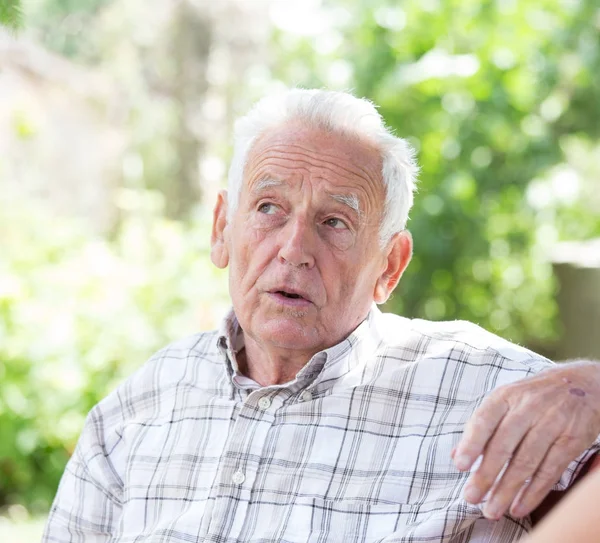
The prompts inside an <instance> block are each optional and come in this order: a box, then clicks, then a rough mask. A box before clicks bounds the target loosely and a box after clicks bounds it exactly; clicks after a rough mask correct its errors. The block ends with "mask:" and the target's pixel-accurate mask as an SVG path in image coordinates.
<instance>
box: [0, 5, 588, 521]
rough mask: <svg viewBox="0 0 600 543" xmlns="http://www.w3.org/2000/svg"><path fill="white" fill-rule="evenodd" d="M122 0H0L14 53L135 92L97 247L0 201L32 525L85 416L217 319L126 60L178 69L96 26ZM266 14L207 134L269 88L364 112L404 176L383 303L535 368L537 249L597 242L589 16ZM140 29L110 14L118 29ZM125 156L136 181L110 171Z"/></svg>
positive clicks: (19, 451) (220, 292)
mask: <svg viewBox="0 0 600 543" xmlns="http://www.w3.org/2000/svg"><path fill="white" fill-rule="evenodd" d="M126 4H127V3H126V1H125V0H113V1H109V0H86V1H85V2H80V1H77V2H75V1H70V0H44V1H41V2H38V3H37V4H34V3H31V4H29V3H25V4H24V6H23V8H20V4H19V2H7V1H0V21H3V22H4V23H5V24H7V25H9V26H10V27H11V28H18V27H19V24H20V23H19V21H20V18H19V17H20V15H19V14H20V13H21V12H23V14H24V15H23V19H24V23H25V24H24V30H22V31H21V32H22V33H24V34H26V36H27V37H28V39H32V40H35V41H36V43H39V44H41V45H42V46H43V47H44V48H45V49H47V50H48V51H53V52H54V53H55V54H57V55H60V56H61V57H64V58H66V59H69V61H70V62H73V63H76V64H77V65H80V66H86V67H93V68H95V69H98V70H100V71H103V73H112V72H111V70H116V69H117V68H119V66H121V65H120V64H119V61H118V59H120V58H122V57H123V56H124V55H125V53H123V51H125V50H126V51H128V53H127V54H128V55H131V58H132V59H133V60H131V62H132V64H130V65H128V68H127V69H122V66H121V67H120V68H119V69H122V71H121V72H118V73H119V77H122V78H124V80H125V81H126V83H127V86H128V88H131V89H134V90H135V92H136V93H137V94H135V95H132V96H134V99H132V100H131V102H132V103H133V105H132V106H131V109H130V110H129V114H128V116H127V117H126V121H125V124H126V125H127V128H128V130H130V132H128V134H130V139H129V140H128V141H129V143H128V146H129V147H128V153H129V154H127V157H128V158H127V157H126V158H127V160H126V161H125V165H126V166H127V167H126V168H124V171H125V174H123V176H122V177H121V178H120V180H119V183H120V187H119V191H118V192H117V194H118V198H117V200H118V202H117V206H116V207H117V208H118V213H117V219H116V220H115V222H114V224H113V225H112V226H111V228H110V229H109V230H108V231H105V232H101V233H98V232H96V231H94V230H93V229H90V228H89V225H88V224H87V223H86V222H85V221H82V220H81V219H75V218H73V217H60V218H57V217H56V216H55V215H54V214H53V213H52V212H50V211H48V209H47V208H46V206H45V204H44V202H43V201H42V202H40V201H35V202H33V201H29V200H27V199H25V200H23V199H19V200H18V202H19V203H18V204H17V202H16V200H15V201H12V202H11V203H10V204H9V203H8V202H7V201H6V200H5V201H4V202H2V205H1V206H0V232H1V236H2V240H1V247H2V250H1V252H0V506H2V505H3V506H11V505H12V506H14V505H15V504H20V505H22V506H24V507H25V508H27V509H28V510H31V511H34V512H42V513H43V512H44V511H46V510H47V508H48V507H49V504H50V500H51V498H52V496H53V494H54V492H55V489H56V486H57V484H58V480H59V478H60V475H61V473H62V470H63V469H64V464H65V462H66V460H67V459H68V456H69V454H70V452H71V451H72V449H73V447H74V444H75V442H76V439H77V436H78V433H79V431H80V429H81V425H82V423H83V419H84V416H85V413H86V412H87V410H89V408H90V407H91V406H92V405H93V404H94V403H96V402H97V401H98V400H99V399H100V398H102V397H103V396H104V395H105V394H106V393H107V392H108V391H109V390H110V389H111V388H112V387H114V386H115V384H116V383H117V382H118V381H119V380H121V379H122V378H123V377H124V376H125V375H128V374H129V373H131V371H133V370H134V369H135V368H136V367H139V365H140V364H141V363H142V362H143V360H144V359H146V358H147V357H148V356H149V355H150V354H151V352H152V351H153V350H155V349H157V348H159V347H160V346H162V345H164V344H165V343H166V342H168V341H170V340H172V339H175V338H176V337H180V336H182V335H184V334H185V333H188V332H192V331H194V330H196V329H200V328H201V327H202V326H204V325H206V323H207V322H208V319H207V317H206V315H209V314H210V315H212V314H213V313H214V312H215V311H214V308H215V307H219V308H222V307H225V305H226V303H227V294H226V285H225V277H224V275H223V274H221V273H218V272H217V271H216V270H214V269H213V268H212V267H211V265H210V263H209V261H208V256H207V255H208V253H207V251H208V245H207V244H208V239H209V226H208V225H209V221H210V213H209V211H208V209H209V208H210V203H211V202H208V201H204V202H200V196H199V195H197V194H196V195H195V196H194V198H197V201H198V206H197V207H196V208H193V209H195V210H196V211H192V212H191V213H189V212H186V213H183V212H182V211H181V209H179V210H178V209H169V199H170V196H171V195H172V194H173V179H174V177H175V176H176V173H177V172H178V171H180V170H181V168H180V166H178V164H180V162H181V160H182V158H181V154H180V153H179V152H178V150H181V149H189V146H187V147H178V146H177V145H174V144H173V141H176V140H177V137H176V136H177V134H179V132H177V131H178V130H181V123H179V122H178V121H177V119H179V118H181V115H183V113H181V111H183V110H181V111H180V110H178V109H177V108H176V107H175V106H176V105H177V104H179V103H180V102H181V100H182V98H181V95H180V94H174V95H167V98H165V92H164V90H161V91H160V92H162V93H163V94H162V95H161V96H162V98H161V101H160V102H157V100H156V94H153V93H155V92H156V91H155V90H154V89H155V88H156V87H160V85H159V84H158V83H156V81H155V80H152V81H150V82H149V79H148V78H147V77H146V78H144V77H141V76H139V73H138V72H137V71H136V70H137V68H135V69H134V68H132V66H135V67H138V66H142V67H145V68H148V62H150V64H151V65H152V69H153V70H155V71H156V72H157V74H158V75H156V76H155V77H156V78H158V79H159V80H160V77H163V78H164V79H163V80H170V79H172V78H176V77H177V73H178V72H177V69H176V67H173V66H172V64H173V63H172V62H171V60H172V59H170V57H169V56H165V57H160V55H159V53H158V52H157V50H156V49H153V48H152V47H153V45H152V43H153V42H151V41H149V39H147V40H146V41H145V42H144V41H143V40H142V41H141V42H140V43H141V44H140V43H137V42H135V39H134V37H131V36H132V33H131V28H132V27H127V26H126V25H125V26H123V25H121V26H118V25H117V26H115V24H114V21H115V20H119V21H121V19H123V18H124V17H125V15H126V14H127V13H129V12H127V9H131V5H132V4H131V3H130V4H128V6H129V7H126ZM258 4H261V5H262V3H260V2H256V3H255V5H258ZM273 4H279V5H278V6H275V9H274V11H272V12H271V15H272V20H273V22H272V24H271V26H270V27H269V29H268V41H267V42H266V43H265V44H264V49H263V50H262V52H260V53H259V61H258V62H256V61H253V62H252V63H251V65H249V66H248V67H247V69H245V71H244V72H243V74H242V79H241V80H240V79H239V78H238V79H235V74H234V75H231V76H230V77H229V78H228V79H226V80H224V81H222V82H221V83H219V84H220V85H221V87H219V88H220V89H221V91H220V92H221V93H222V94H223V95H225V96H227V97H228V101H227V102H226V104H227V112H228V113H227V114H226V115H225V117H224V118H225V119H226V120H227V122H230V118H231V117H233V116H235V115H237V114H239V113H242V112H243V111H244V110H246V109H247V107H248V106H249V105H250V104H251V103H252V101H253V100H254V99H256V98H258V97H259V96H260V95H262V94H264V93H265V92H268V91H269V90H271V89H272V88H277V86H279V85H281V84H285V85H301V86H310V87H315V86H316V87H328V88H337V89H352V90H353V92H354V93H355V94H357V95H359V96H366V97H368V98H370V99H371V100H373V101H374V102H375V103H376V104H378V105H379V108H380V112H381V114H382V115H383V117H384V118H385V120H386V122H387V123H388V124H389V125H390V126H391V127H392V128H393V129H394V130H395V132H396V133H397V134H398V135H401V136H404V137H407V138H409V139H410V141H411V142H412V143H413V145H414V146H415V147H416V149H417V151H418V158H419V162H420V164H421V167H422V171H421V176H420V183H419V191H418V194H417V198H416V204H415V208H414V210H413V211H412V214H411V220H410V223H409V228H410V230H411V231H412V233H413V236H414V239H415V254H414V258H413V261H412V263H411V264H410V266H409V269H408V271H407V273H406V274H405V276H404V277H403V279H402V281H401V284H400V286H399V288H398V290H397V292H396V294H395V295H394V297H393V299H392V300H391V301H390V302H389V303H388V304H387V309H388V310H390V311H395V312H398V313H401V314H404V315H407V316H410V317H422V318H428V319H468V320H472V321H475V322H477V323H479V324H481V325H482V326H484V327H486V328H488V329H490V330H492V331H494V332H496V333H498V334H500V335H503V336H505V337H508V338H510V339H512V340H513V341H517V342H520V343H523V344H526V345H528V346H530V347H532V348H534V349H536V350H541V351H543V352H544V353H545V354H548V355H550V356H551V355H552V353H553V345H554V344H555V342H556V341H557V339H558V337H559V334H560V329H559V326H558V324H557V308H556V302H555V291H556V285H555V281H554V279H553V276H552V267H551V264H550V261H549V254H550V253H551V251H552V248H553V246H554V245H555V244H556V242H558V241H560V240H584V239H589V238H592V237H595V236H599V235H600V198H599V193H600V191H599V190H598V189H599V188H600V182H599V179H600V162H599V161H598V157H599V156H600V141H599V140H600V75H599V74H600V8H599V7H598V4H597V2H596V1H595V0H542V1H540V0H519V1H518V2H517V1H509V0H502V1H497V2H494V1H475V0H460V1H458V0H445V1H443V0H426V1H425V0H418V1H417V0H404V1H402V2H398V1H385V0H370V1H368V2H367V1H364V0H353V1H351V0H330V1H327V2H323V4H322V5H317V7H315V11H314V13H313V15H314V16H313V17H311V18H309V19H308V20H307V22H306V24H305V25H304V26H302V25H299V24H297V25H296V27H295V28H291V27H290V26H289V24H290V23H289V21H290V20H292V19H293V18H294V16H293V15H291V16H290V15H289V14H288V15H287V16H286V17H287V18H286V17H283V15H282V14H283V13H284V12H285V11H286V9H287V10H289V9H291V8H290V5H291V4H292V3H289V2H273ZM315 5H316V4H315ZM140 9H141V8H140ZM141 13H142V11H140V12H136V14H134V15H131V14H130V15H131V17H132V19H133V20H134V23H133V25H134V27H133V28H139V27H140V26H141V25H143V24H144V20H138V19H137V18H139V17H142V15H140V14H141ZM215 17H216V16H215ZM282 17H283V18H282ZM211 21H213V22H212V23H210V24H211V25H213V24H214V25H215V27H216V23H215V22H214V21H215V19H211ZM286 21H287V22H286ZM215 35H218V32H217V31H215ZM153 39H154V38H153ZM161 39H163V40H166V42H167V43H169V44H171V45H172V44H173V40H174V38H173V35H167V36H166V37H165V36H162V38H161ZM215 39H217V38H215ZM219 39H222V38H219ZM129 40H133V41H134V42H135V43H134V46H132V47H131V48H129V49H117V48H116V45H115V44H116V43H129ZM177 43H179V42H177ZM215 43H216V42H215ZM177 47H183V45H181V44H180V43H179V45H177ZM210 50H211V51H213V53H214V51H218V47H217V46H216V45H214V43H213V46H212V49H210ZM133 52H135V54H133ZM213 53H211V54H213ZM193 54H194V53H192V55H193ZM119 55H120V56H119ZM144 55H145V56H144ZM115 59H117V60H116V61H114V62H113V60H115ZM148 59H150V60H148ZM152 63H155V64H156V65H157V66H154V64H152ZM186 65H187V64H185V63H183V64H182V66H186ZM115 66H117V68H115ZM182 69H184V68H182ZM140 70H141V69H140ZM146 71H148V70H146ZM161 74H162V75H161ZM165 74H166V75H165ZM0 75H1V72H0ZM209 75H210V74H209ZM153 77H154V76H153ZM211 77H212V76H210V77H208V80H209V82H210V80H211ZM217 79H218V78H217ZM163 80H160V81H163ZM160 81H159V82H160ZM1 85H2V79H0V86H1ZM161 89H162V87H161ZM201 91H202V92H204V91H203V90H201ZM131 92H132V93H133V92H134V91H131ZM198 92H200V91H198ZM207 100H208V99H207ZM160 108H163V109H160ZM156 111H159V112H160V115H159V116H156V115H157V113H156ZM153 115H154V116H156V117H153ZM27 119H28V117H27V112H25V113H24V117H18V119H17V121H18V122H16V121H15V123H14V125H13V126H12V128H11V129H12V130H14V131H16V132H18V134H19V137H20V138H23V139H27V138H30V137H33V136H31V134H32V133H34V132H35V126H34V124H35V123H33V124H31V123H29V122H28V121H27ZM148 119H151V120H152V119H154V121H153V122H155V126H154V127H153V128H151V129H150V130H149V129H148V122H149V121H148ZM223 126H225V128H226V129H225V130H224V133H225V134H227V135H229V134H230V130H229V128H228V127H229V126H230V125H227V124H226V122H225V121H223ZM211 130H212V125H211ZM188 135H189V134H188ZM186 137H187V136H186ZM180 139H181V138H180ZM213 140H215V138H212V140H211V142H209V143H207V144H206V145H205V146H204V147H203V146H199V147H198V152H200V151H201V150H203V149H204V150H205V151H203V152H206V153H212V154H213V155H214V156H212V155H211V157H209V158H210V160H212V162H210V163H211V164H212V163H216V164H226V161H227V158H228V156H229V153H230V149H229V147H228V140H227V138H226V137H224V138H223V139H221V140H218V141H217V143H215V142H214V141H213ZM177 141H178V140H177ZM209 144H210V145H212V147H210V145H209ZM207 145H208V147H207ZM206 149H208V150H206ZM132 154H133V155H132ZM132 156H134V157H135V160H132V159H131V157H132ZM2 160H3V159H2V157H0V166H1V164H2ZM8 160H9V158H7V157H4V161H8ZM215 160H216V162H214V161H215ZM138 162H139V164H141V165H143V166H144V167H143V168H142V169H141V170H140V171H141V173H140V172H138V173H137V174H136V175H135V176H133V177H132V175H129V174H127V172H131V171H132V167H131V164H134V165H135V164H137V163H138ZM135 169H136V168H133V170H135ZM2 171H3V170H2V169H0V180H1V181H2V182H3V183H4V182H6V181H7V179H6V178H5V176H4V177H3V174H2ZM132 179H133V180H132ZM221 180H223V175H222V172H221ZM202 191H203V192H202V194H208V192H209V191H208V188H207V187H205V186H203V187H202ZM207 191H208V192H207ZM189 199H190V201H192V200H193V198H192V197H190V198H189ZM205 200H206V198H205ZM188 211H189V209H188Z"/></svg>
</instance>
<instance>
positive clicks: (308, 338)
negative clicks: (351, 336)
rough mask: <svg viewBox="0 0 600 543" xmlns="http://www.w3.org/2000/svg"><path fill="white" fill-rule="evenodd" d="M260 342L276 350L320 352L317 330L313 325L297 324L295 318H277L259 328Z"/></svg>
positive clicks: (320, 343)
mask: <svg viewBox="0 0 600 543" xmlns="http://www.w3.org/2000/svg"><path fill="white" fill-rule="evenodd" d="M261 335H262V340H263V341H264V342H265V343H268V344H271V345H273V346H274V347H276V348H278V349H290V350H294V351H314V352H317V351H319V350H320V345H322V342H321V341H319V337H318V333H317V329H316V327H315V326H314V325H310V324H307V323H304V322H299V321H298V320H296V318H294V317H291V318H285V317H279V318H277V319H272V320H270V321H268V322H267V323H265V324H264V326H261Z"/></svg>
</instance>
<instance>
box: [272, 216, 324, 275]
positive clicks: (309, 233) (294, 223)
mask: <svg viewBox="0 0 600 543" xmlns="http://www.w3.org/2000/svg"><path fill="white" fill-rule="evenodd" d="M280 235H281V246H280V249H279V254H278V257H279V260H280V261H281V262H282V263H287V264H291V265H292V266H306V267H307V268H312V267H313V266H314V264H315V259H314V256H313V255H314V243H315V239H314V236H315V232H314V231H313V229H312V227H311V225H310V224H307V222H306V221H305V220H304V219H302V218H291V219H289V220H288V223H287V224H286V225H285V227H284V228H283V229H282V231H281V233H280Z"/></svg>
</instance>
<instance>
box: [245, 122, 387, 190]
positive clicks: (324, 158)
mask: <svg viewBox="0 0 600 543" xmlns="http://www.w3.org/2000/svg"><path fill="white" fill-rule="evenodd" d="M294 167H296V168H297V169H298V170H300V171H302V170H306V169H308V168H311V167H312V168H319V169H320V170H321V171H322V172H323V175H324V176H325V178H330V179H331V180H334V179H337V180H342V181H343V180H346V181H348V182H350V183H356V184H363V183H364V184H366V185H370V190H375V191H379V188H381V189H383V181H382V175H381V173H382V158H381V154H380V153H379V151H378V149H377V148H376V146H375V145H374V144H372V143H371V142H369V141H367V140H366V139H361V138H359V137H357V136H350V135H345V134H340V133H336V132H332V131H329V130H326V129H324V128H315V127H309V126H306V125H305V124H302V123H300V122H298V121H292V122H289V123H286V124H284V125H281V126H278V127H275V128H273V129H270V130H268V131H267V132H265V133H263V134H262V135H260V136H259V137H258V138H257V140H256V141H255V142H254V144H253V145H252V146H251V148H250V150H249V152H248V158H247V161H246V166H245V169H244V185H246V186H248V184H250V185H251V184H252V183H253V182H256V180H257V179H258V178H260V179H264V177H265V174H266V173H267V172H268V170H269V168H271V169H273V168H278V169H281V170H285V169H286V168H288V169H290V170H291V169H293V168H294Z"/></svg>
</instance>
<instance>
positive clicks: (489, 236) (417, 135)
mask: <svg viewBox="0 0 600 543" xmlns="http://www.w3.org/2000/svg"><path fill="white" fill-rule="evenodd" d="M325 5H326V6H327V8H328V17H327V19H328V20H329V21H330V24H331V29H330V31H329V38H328V39H325V40H324V39H322V37H321V36H316V37H315V36H308V37H302V36H296V37H290V36H289V35H286V34H285V33H283V32H280V33H279V34H278V35H276V36H275V40H276V43H277V46H278V51H279V55H278V59H279V63H278V67H277V73H278V75H279V77H280V79H281V80H283V81H286V82H294V83H296V84H299V85H303V86H311V87H314V86H316V87H320V86H332V84H333V85H337V86H339V87H342V88H343V87H347V88H352V89H353V91H354V92H355V93H356V94H357V95H359V96H366V97H368V98H370V99H372V100H373V101H374V102H375V103H376V104H377V105H378V106H379V110H380V112H381V114H382V115H383V117H384V118H385V120H386V122H387V123H388V124H389V125H390V126H391V127H392V128H393V129H395V131H396V133H397V134H398V135H400V136H403V137H407V138H408V139H409V140H410V141H411V142H412V143H413V144H414V145H415V147H416V148H417V151H418V158H419V162H420V164H421V167H422V171H421V176H420V183H419V193H418V194H417V198H416V204H415V208H414V210H413V212H412V215H411V217H412V219H411V221H410V223H409V229H410V230H411V231H412V233H413V237H414V241H415V253H414V258H413V261H412V263H411V264H410V266H409V268H408V270H407V272H406V274H405V276H404V278H403V279H402V281H401V283H400V286H399V288H398V289H397V292H396V295H395V297H394V298H393V299H392V300H391V302H390V303H388V309H389V310H392V311H396V312H399V313H402V314H405V315H407V316H417V317H425V318H431V319H455V318H459V319H468V320H472V321H475V322H477V323H479V324H481V325H482V326H484V327H486V328H488V329H491V330H493V331H495V332H498V333H500V334H501V335H503V336H507V337H509V338H511V339H513V340H515V341H519V342H524V343H527V344H529V345H531V346H534V347H538V348H545V349H546V352H547V353H548V352H551V351H549V350H548V342H549V341H550V340H552V339H553V338H555V337H556V333H557V330H556V323H555V317H556V308H555V302H554V297H553V294H554V283H553V280H552V274H551V267H550V264H549V262H548V251H549V250H550V249H551V247H552V245H553V244H554V243H555V242H556V241H557V240H559V239H564V238H567V239H585V238H587V237H591V236H595V235H599V234H600V203H599V202H598V199H597V198H596V199H595V200H594V201H593V205H592V203H591V201H590V200H589V197H590V196H591V195H592V194H594V193H596V192H597V187H598V184H599V181H598V179H599V174H600V171H599V169H598V167H597V166H596V168H595V169H594V168H592V169H593V171H592V170H591V169H590V168H588V169H584V168H582V167H581V164H582V163H581V160H580V159H581V157H583V156H585V157H587V158H586V160H587V162H590V163H591V162H592V161H594V159H593V157H594V156H595V157H596V159H595V162H596V163H597V157H598V150H599V149H598V147H597V146H596V147H594V142H596V141H597V139H598V137H599V136H600V75H599V74H600V8H599V5H598V2H597V1H596V0H573V1H570V0H569V1H567V0H543V1H539V0H519V1H518V2H517V1H516V0H497V1H490V0H488V1H483V2H482V1H480V0H404V1H402V2H397V1H391V0H390V1H388V0H376V1H369V2H366V1H353V0H330V1H329V2H326V4H325ZM346 74H347V77H345V78H344V75H346ZM585 149H588V152H587V154H586V152H585ZM558 164H563V166H564V168H563V170H557V171H554V170H553V168H554V167H555V166H556V165H558ZM561 172H562V174H563V175H562V176H561ZM532 181H534V183H535V187H537V189H539V190H529V187H531V186H532V185H531V182H532ZM535 187H534V188H535ZM548 195H549V196H548ZM569 218H571V219H576V220H575V221H571V220H569Z"/></svg>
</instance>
